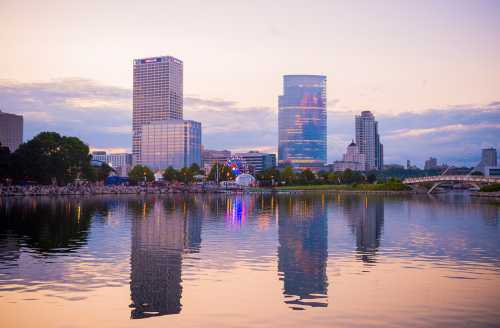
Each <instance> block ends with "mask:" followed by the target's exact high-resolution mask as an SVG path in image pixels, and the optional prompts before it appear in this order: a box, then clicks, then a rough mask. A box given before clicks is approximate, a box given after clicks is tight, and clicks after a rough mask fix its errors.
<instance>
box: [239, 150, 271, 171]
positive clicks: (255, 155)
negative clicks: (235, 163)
mask: <svg viewBox="0 0 500 328" xmlns="http://www.w3.org/2000/svg"><path fill="white" fill-rule="evenodd" d="M234 156H235V157H236V158H238V159H239V160H240V161H241V162H242V164H243V167H244V168H245V171H246V173H250V174H255V173H258V172H262V171H264V170H266V169H269V168H271V167H275V166H276V155H275V154H268V153H261V152H258V151H250V152H247V153H236V154H234Z"/></svg>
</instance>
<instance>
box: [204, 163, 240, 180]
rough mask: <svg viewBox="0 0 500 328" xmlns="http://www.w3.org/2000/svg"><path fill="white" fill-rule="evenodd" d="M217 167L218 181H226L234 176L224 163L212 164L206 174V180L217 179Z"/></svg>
mask: <svg viewBox="0 0 500 328" xmlns="http://www.w3.org/2000/svg"><path fill="white" fill-rule="evenodd" d="M217 168H218V169H219V181H227V180H232V179H234V178H235V176H234V174H233V172H232V171H231V169H230V168H229V167H228V166H227V165H224V164H218V165H217V164H214V165H213V166H212V168H211V169H210V173H209V174H208V180H210V181H216V180H217Z"/></svg>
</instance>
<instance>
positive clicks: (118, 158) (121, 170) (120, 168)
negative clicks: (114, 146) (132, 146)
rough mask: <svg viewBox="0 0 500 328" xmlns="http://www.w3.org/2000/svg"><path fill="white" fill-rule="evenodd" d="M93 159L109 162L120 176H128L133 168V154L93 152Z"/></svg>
mask: <svg viewBox="0 0 500 328" xmlns="http://www.w3.org/2000/svg"><path fill="white" fill-rule="evenodd" d="M92 159H93V160H97V161H101V162H104V163H107V164H108V165H109V166H111V167H112V168H113V169H114V170H115V171H116V174H117V175H119V176H122V177H124V176H127V175H128V173H129V172H130V170H131V169H132V154H129V153H109V154H108V153H106V152H105V151H94V152H92Z"/></svg>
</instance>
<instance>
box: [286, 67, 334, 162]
mask: <svg viewBox="0 0 500 328" xmlns="http://www.w3.org/2000/svg"><path fill="white" fill-rule="evenodd" d="M283 84H284V85H283V95H281V96H279V99H278V106H279V110H278V126H279V131H278V139H279V141H278V162H279V165H280V166H281V167H283V166H287V165H290V166H292V167H293V168H295V169H312V170H320V169H321V168H323V166H324V165H325V163H326V156H327V136H326V122H327V120H326V116H327V114H326V76H323V75H285V76H284V77H283Z"/></svg>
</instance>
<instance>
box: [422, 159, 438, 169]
mask: <svg viewBox="0 0 500 328" xmlns="http://www.w3.org/2000/svg"><path fill="white" fill-rule="evenodd" d="M437 168H438V163H437V159H436V158H434V157H430V158H429V159H428V160H426V161H425V165H424V170H435V169H437Z"/></svg>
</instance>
